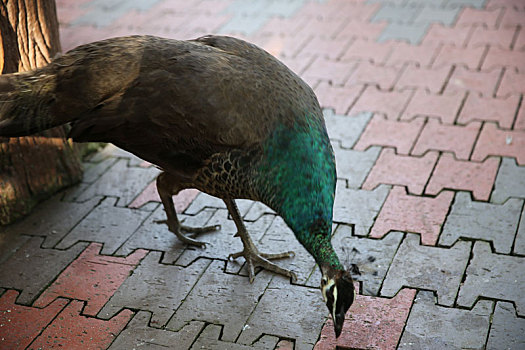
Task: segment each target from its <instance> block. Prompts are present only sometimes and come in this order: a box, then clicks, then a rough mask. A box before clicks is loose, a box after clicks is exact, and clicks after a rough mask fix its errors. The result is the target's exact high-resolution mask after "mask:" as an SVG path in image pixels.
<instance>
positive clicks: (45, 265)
mask: <svg viewBox="0 0 525 350" xmlns="http://www.w3.org/2000/svg"><path fill="white" fill-rule="evenodd" d="M42 241H43V238H41V237H32V238H31V239H29V240H28V241H27V242H26V243H25V244H24V245H23V246H21V247H20V249H19V250H17V251H16V252H15V253H14V254H13V255H12V256H11V257H10V258H9V259H8V260H6V261H5V262H4V263H3V264H2V265H0V287H4V288H12V289H17V290H20V291H22V292H21V293H20V296H19V297H18V299H17V303H19V304H23V305H29V304H31V303H32V302H33V301H34V299H35V298H36V297H37V296H38V295H39V294H40V293H41V292H42V291H43V290H44V289H45V288H46V287H47V286H48V285H49V284H50V283H51V282H52V281H53V280H54V279H55V278H56V277H57V276H58V275H59V274H60V272H61V271H62V270H64V268H65V267H66V266H68V265H69V264H70V263H71V262H72V261H73V260H74V259H75V258H76V257H77V256H78V255H79V254H80V252H82V250H83V249H84V248H85V247H86V246H87V243H78V244H76V245H75V246H73V247H71V248H69V249H68V250H57V249H41V248H40V246H41V244H42Z"/></svg>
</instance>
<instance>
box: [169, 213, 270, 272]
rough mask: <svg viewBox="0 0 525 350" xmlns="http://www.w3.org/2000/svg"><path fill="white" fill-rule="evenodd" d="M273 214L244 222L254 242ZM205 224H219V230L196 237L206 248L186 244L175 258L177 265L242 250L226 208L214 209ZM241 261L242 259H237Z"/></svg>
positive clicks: (216, 257)
mask: <svg viewBox="0 0 525 350" xmlns="http://www.w3.org/2000/svg"><path fill="white" fill-rule="evenodd" d="M274 218H275V216H273V215H265V216H263V217H261V218H260V219H259V220H257V221H255V222H245V223H244V225H245V227H246V229H247V230H248V233H249V235H250V237H251V238H252V240H253V241H254V242H257V240H258V239H259V238H261V237H262V235H263V234H264V232H265V231H266V230H267V229H268V227H269V226H270V224H271V223H272V221H273V219H274ZM206 225H221V228H220V230H218V231H213V232H207V233H203V234H201V235H199V237H198V239H199V240H201V241H203V242H206V248H204V249H201V248H197V247H191V246H188V247H187V249H186V250H185V251H184V252H183V253H182V255H181V256H180V258H179V259H178V260H177V262H176V264H177V265H187V264H189V263H190V262H192V261H193V260H195V259H197V258H199V257H206V258H210V259H223V260H226V259H228V255H230V254H231V253H236V252H239V251H241V250H242V248H243V246H242V242H241V239H240V238H239V237H234V235H235V234H236V233H237V228H236V227H235V223H234V222H233V220H231V219H228V211H227V210H226V209H218V210H217V211H215V213H214V214H213V216H212V217H211V218H210V220H209V221H208V222H207V223H206ZM239 261H243V259H239Z"/></svg>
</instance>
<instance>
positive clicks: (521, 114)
mask: <svg viewBox="0 0 525 350" xmlns="http://www.w3.org/2000/svg"><path fill="white" fill-rule="evenodd" d="M513 129H514V130H525V103H523V99H522V100H521V106H520V109H519V110H518V115H517V116H516V121H515V123H514V128H513Z"/></svg>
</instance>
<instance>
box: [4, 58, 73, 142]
mask: <svg viewBox="0 0 525 350" xmlns="http://www.w3.org/2000/svg"><path fill="white" fill-rule="evenodd" d="M55 88H56V75H55V74H54V73H53V72H52V70H51V69H50V68H49V66H48V67H43V68H40V69H36V70H33V71H30V72H23V73H14V74H5V75H0V136H4V137H20V136H27V135H31V134H33V133H35V132H39V131H43V130H46V129H49V128H52V127H55V126H58V125H62V124H64V123H67V122H69V121H70V120H68V118H71V117H67V116H64V115H63V113H58V109H57V106H56V98H55ZM60 109H61V108H60ZM61 114H62V115H61ZM73 115H74V114H73Z"/></svg>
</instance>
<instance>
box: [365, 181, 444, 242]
mask: <svg viewBox="0 0 525 350" xmlns="http://www.w3.org/2000/svg"><path fill="white" fill-rule="evenodd" d="M453 198H454V192H452V191H443V192H441V193H440V194H439V195H438V196H437V197H435V198H430V197H421V196H411V195H407V193H406V190H405V189H404V188H403V187H399V186H394V188H392V190H391V191H390V193H389V194H388V197H387V199H386V201H385V204H383V208H381V211H380V212H379V215H378V217H377V219H376V221H375V223H374V226H373V227H372V230H371V232H370V237H374V238H381V237H383V236H384V235H386V234H387V233H388V232H390V231H404V232H414V233H419V234H420V235H421V242H422V243H423V244H425V245H435V244H436V242H437V239H438V236H439V232H440V231H441V226H442V225H443V223H444V222H445V218H446V216H447V214H448V211H449V207H450V204H451V203H452V199H453Z"/></svg>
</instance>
